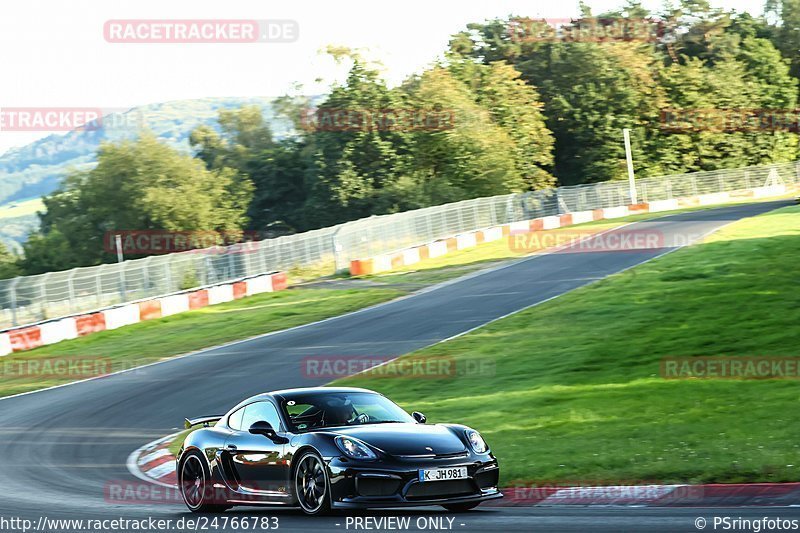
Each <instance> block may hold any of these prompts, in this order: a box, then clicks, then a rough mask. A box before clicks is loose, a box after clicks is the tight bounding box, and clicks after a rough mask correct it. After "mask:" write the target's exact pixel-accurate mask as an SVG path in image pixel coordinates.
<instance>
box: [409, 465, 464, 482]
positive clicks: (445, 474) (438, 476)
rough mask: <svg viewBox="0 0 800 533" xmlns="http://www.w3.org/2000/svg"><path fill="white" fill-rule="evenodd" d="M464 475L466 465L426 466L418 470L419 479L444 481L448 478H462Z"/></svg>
mask: <svg viewBox="0 0 800 533" xmlns="http://www.w3.org/2000/svg"><path fill="white" fill-rule="evenodd" d="M466 477H467V467H466V466H459V467H455V468H428V469H421V470H420V471H419V480H420V481H446V480H448V479H464V478H466Z"/></svg>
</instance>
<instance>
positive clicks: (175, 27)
mask: <svg viewBox="0 0 800 533" xmlns="http://www.w3.org/2000/svg"><path fill="white" fill-rule="evenodd" d="M103 36H104V38H105V40H106V42H109V43H114V44H117V43H127V44H130V43H140V44H154V43H162V44H165V43H167V44H168V43H172V44H175V43H181V44H196V43H236V44H241V43H291V42H295V41H297V39H298V38H299V37H300V28H299V25H298V23H297V21H295V20H251V19H236V20H222V19H206V20H199V19H174V20H165V19H158V20H154V19H149V20H146V19H128V20H109V21H106V23H105V25H104V26H103Z"/></svg>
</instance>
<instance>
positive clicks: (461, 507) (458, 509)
mask: <svg viewBox="0 0 800 533" xmlns="http://www.w3.org/2000/svg"><path fill="white" fill-rule="evenodd" d="M480 504H481V502H470V503H451V504H450V505H442V507H444V508H445V509H447V510H448V511H451V512H453V513H466V512H467V511H469V510H470V509H475V508H476V507H477V506H479V505H480Z"/></svg>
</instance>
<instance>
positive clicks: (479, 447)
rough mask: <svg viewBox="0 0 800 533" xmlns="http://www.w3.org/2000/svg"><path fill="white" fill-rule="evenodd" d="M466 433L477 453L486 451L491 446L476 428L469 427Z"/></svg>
mask: <svg viewBox="0 0 800 533" xmlns="http://www.w3.org/2000/svg"><path fill="white" fill-rule="evenodd" d="M466 433H467V440H468V441H469V445H470V446H472V449H473V450H474V451H475V453H486V451H487V450H488V449H489V447H488V446H487V445H486V441H485V440H483V437H481V434H480V433H478V432H477V431H475V430H474V429H468V430H467V431H466Z"/></svg>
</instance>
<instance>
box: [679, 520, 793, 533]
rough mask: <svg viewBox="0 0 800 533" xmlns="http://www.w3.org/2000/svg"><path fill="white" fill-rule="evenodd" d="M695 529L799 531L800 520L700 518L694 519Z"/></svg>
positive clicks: (755, 532) (754, 532) (754, 531)
mask: <svg viewBox="0 0 800 533" xmlns="http://www.w3.org/2000/svg"><path fill="white" fill-rule="evenodd" d="M694 527H695V529H697V530H699V531H752V532H753V533H761V532H762V531H798V530H800V520H798V519H796V518H791V519H790V518H781V517H778V516H776V517H771V516H762V517H758V518H744V517H741V516H714V517H710V518H706V517H704V516H698V517H697V518H695V519H694Z"/></svg>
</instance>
